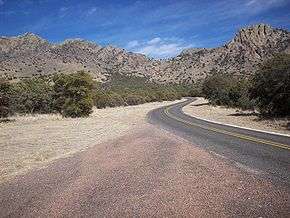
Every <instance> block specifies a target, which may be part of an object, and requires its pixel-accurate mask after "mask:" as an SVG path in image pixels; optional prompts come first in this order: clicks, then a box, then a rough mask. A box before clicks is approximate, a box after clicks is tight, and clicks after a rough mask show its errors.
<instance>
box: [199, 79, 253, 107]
mask: <svg viewBox="0 0 290 218" xmlns="http://www.w3.org/2000/svg"><path fill="white" fill-rule="evenodd" d="M249 87H250V83H249V81H248V80H247V79H242V78H235V77H232V76H229V75H224V74H213V75H210V76H208V77H206V79H205V81H204V83H203V87H202V91H203V95H204V96H205V98H207V99H208V100H209V101H210V103H212V104H216V105H225V106H228V107H237V108H241V109H243V110H246V109H254V101H253V100H251V99H250V97H249Z"/></svg>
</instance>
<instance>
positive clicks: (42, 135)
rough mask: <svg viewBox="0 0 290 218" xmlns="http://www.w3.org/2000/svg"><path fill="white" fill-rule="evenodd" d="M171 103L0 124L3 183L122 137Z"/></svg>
mask: <svg viewBox="0 0 290 218" xmlns="http://www.w3.org/2000/svg"><path fill="white" fill-rule="evenodd" d="M171 103H173V102H162V103H147V104H143V105H138V106H129V107H117V108H106V109H94V112H93V114H91V116H90V117H88V118H76V119H72V118H62V117H61V116H59V115H36V116H17V117H12V118H11V120H12V122H2V123H0V130H1V131H0V154H1V155H0V182H1V181H4V180H6V179H8V178H10V177H11V176H13V175H16V174H19V173H24V172H26V171H27V170H29V169H31V168H35V167H39V166H46V164H47V163H49V162H51V161H53V160H55V159H58V158H62V157H67V156H68V155H72V154H74V153H75V152H78V151H81V150H84V149H86V148H88V147H92V146H94V145H96V144H98V143H102V142H105V141H107V140H112V139H115V138H117V137H121V136H123V135H125V134H126V133H128V132H130V130H132V129H137V128H139V127H140V126H141V125H142V124H144V123H146V114H147V113H148V112H149V111H150V110H152V109H154V108H158V107H161V106H164V105H168V104H171Z"/></svg>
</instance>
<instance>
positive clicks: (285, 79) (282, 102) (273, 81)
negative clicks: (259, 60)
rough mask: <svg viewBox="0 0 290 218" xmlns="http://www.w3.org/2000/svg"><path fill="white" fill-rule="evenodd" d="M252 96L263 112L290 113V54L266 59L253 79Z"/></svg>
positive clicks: (272, 113) (283, 114)
mask: <svg viewBox="0 0 290 218" xmlns="http://www.w3.org/2000/svg"><path fill="white" fill-rule="evenodd" d="M250 96H251V98H252V99H254V100H255V101H256V102H257V106H258V108H259V110H260V111H261V113H263V114H268V115H281V116H285V115H288V116H289V115H290V55H289V54H280V55H277V56H275V57H274V58H272V59H270V60H268V61H266V62H265V63H264V64H263V66H262V67H261V68H260V70H259V71H257V72H256V74H255V75H254V77H253V79H252V87H251V89H250Z"/></svg>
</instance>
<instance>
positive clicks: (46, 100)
mask: <svg viewBox="0 0 290 218" xmlns="http://www.w3.org/2000/svg"><path fill="white" fill-rule="evenodd" d="M10 99H11V104H12V105H11V108H12V110H13V111H15V112H17V113H24V114H26V113H51V112H53V108H52V87H51V85H50V83H49V81H47V80H44V79H40V78H31V79H25V80H22V81H20V82H18V83H15V84H13V85H12V87H11V93H10Z"/></svg>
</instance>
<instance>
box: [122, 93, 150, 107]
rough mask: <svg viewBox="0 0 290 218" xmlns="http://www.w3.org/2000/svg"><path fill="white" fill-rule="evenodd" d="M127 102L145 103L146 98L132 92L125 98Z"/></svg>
mask: <svg viewBox="0 0 290 218" xmlns="http://www.w3.org/2000/svg"><path fill="white" fill-rule="evenodd" d="M125 102H126V104H127V105H137V104H143V103H145V99H144V98H143V97H142V96H138V95H134V94H131V95H128V96H127V97H126V98H125Z"/></svg>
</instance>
